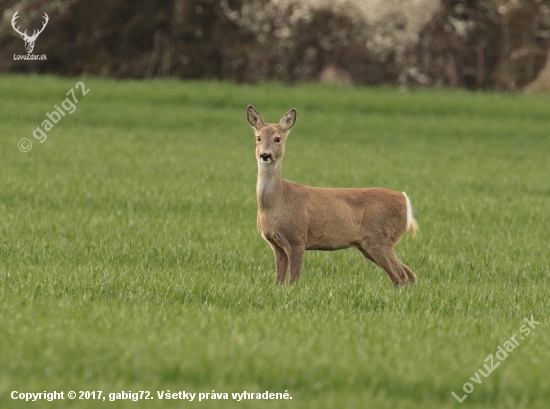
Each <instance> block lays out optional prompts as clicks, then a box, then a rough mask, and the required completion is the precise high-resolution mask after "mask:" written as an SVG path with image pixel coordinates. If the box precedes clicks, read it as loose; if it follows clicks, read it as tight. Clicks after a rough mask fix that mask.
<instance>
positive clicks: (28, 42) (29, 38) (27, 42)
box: [11, 10, 50, 54]
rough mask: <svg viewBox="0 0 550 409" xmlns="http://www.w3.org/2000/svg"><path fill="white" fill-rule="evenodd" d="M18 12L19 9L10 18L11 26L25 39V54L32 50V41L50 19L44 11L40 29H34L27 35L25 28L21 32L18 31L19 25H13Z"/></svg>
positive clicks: (33, 41)
mask: <svg viewBox="0 0 550 409" xmlns="http://www.w3.org/2000/svg"><path fill="white" fill-rule="evenodd" d="M18 13H19V10H17V11H16V12H15V14H14V15H13V18H12V19H11V26H12V27H13V29H14V30H15V31H16V33H17V34H19V35H21V38H22V39H23V40H25V48H26V50H27V54H31V53H32V50H34V43H35V41H36V39H37V38H38V35H39V34H40V33H41V32H42V31H44V28H45V27H46V24H48V21H49V20H50V18H49V17H48V15H47V14H46V13H44V23H43V24H42V28H41V29H40V30H34V31H33V33H32V36H29V35H27V30H25V32H23V33H22V32H21V31H19V27H16V26H15V20H17V17H19V16H18Z"/></svg>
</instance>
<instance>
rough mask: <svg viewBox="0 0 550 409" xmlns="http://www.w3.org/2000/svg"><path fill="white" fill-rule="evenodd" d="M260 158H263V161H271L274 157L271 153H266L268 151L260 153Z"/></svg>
mask: <svg viewBox="0 0 550 409" xmlns="http://www.w3.org/2000/svg"><path fill="white" fill-rule="evenodd" d="M260 159H261V160H262V161H264V162H268V161H270V160H271V159H272V157H271V153H266V152H264V153H261V154H260Z"/></svg>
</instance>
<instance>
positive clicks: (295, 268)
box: [288, 246, 305, 283]
mask: <svg viewBox="0 0 550 409" xmlns="http://www.w3.org/2000/svg"><path fill="white" fill-rule="evenodd" d="M304 251H305V247H299V246H292V247H291V248H290V254H289V255H288V258H289V259H290V282H291V283H297V282H298V281H299V280H300V272H301V271H302V260H303V257H304Z"/></svg>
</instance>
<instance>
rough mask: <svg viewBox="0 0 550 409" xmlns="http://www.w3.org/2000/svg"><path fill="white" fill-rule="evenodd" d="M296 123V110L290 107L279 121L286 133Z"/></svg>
mask: <svg viewBox="0 0 550 409" xmlns="http://www.w3.org/2000/svg"><path fill="white" fill-rule="evenodd" d="M295 123H296V110H295V109H294V108H292V109H291V110H290V111H288V112H287V113H286V114H285V116H283V117H282V118H281V120H280V121H279V126H280V127H281V128H283V131H284V132H286V133H288V132H290V130H291V129H292V127H293V126H294V124H295Z"/></svg>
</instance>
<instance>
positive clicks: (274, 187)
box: [256, 161, 283, 210]
mask: <svg viewBox="0 0 550 409" xmlns="http://www.w3.org/2000/svg"><path fill="white" fill-rule="evenodd" d="M282 192H283V180H282V178H281V162H280V161H279V162H278V163H275V164H273V165H268V166H266V165H265V164H262V163H258V181H257V183H256V197H257V199H258V208H259V209H260V210H268V209H270V208H272V207H274V206H276V205H277V203H278V201H279V199H280V198H281V197H282Z"/></svg>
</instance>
